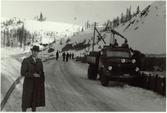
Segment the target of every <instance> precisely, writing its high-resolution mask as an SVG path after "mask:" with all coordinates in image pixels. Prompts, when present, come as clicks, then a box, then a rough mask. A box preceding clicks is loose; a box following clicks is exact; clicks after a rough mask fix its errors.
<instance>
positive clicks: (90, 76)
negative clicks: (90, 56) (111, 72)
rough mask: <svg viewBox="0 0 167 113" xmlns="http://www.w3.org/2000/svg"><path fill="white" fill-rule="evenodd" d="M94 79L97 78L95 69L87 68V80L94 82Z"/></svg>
mask: <svg viewBox="0 0 167 113" xmlns="http://www.w3.org/2000/svg"><path fill="white" fill-rule="evenodd" d="M96 78H97V72H96V69H94V68H92V67H90V66H89V68H88V79H91V80H96Z"/></svg>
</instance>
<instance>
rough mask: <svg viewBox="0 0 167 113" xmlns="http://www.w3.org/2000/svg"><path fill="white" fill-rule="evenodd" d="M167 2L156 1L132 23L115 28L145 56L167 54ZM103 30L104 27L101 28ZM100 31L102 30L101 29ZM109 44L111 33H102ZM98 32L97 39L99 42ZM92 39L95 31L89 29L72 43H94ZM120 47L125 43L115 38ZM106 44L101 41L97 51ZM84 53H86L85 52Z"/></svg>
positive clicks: (73, 37) (75, 37)
mask: <svg viewBox="0 0 167 113" xmlns="http://www.w3.org/2000/svg"><path fill="white" fill-rule="evenodd" d="M165 8H166V2H165V1H156V2H153V3H152V4H150V5H149V6H148V7H146V8H145V9H144V10H143V11H141V12H140V13H139V14H138V15H136V16H135V17H133V18H132V19H131V21H129V22H127V23H125V24H121V25H120V26H118V27H117V28H114V29H115V30H116V31H118V32H119V33H120V34H122V35H123V36H125V37H126V38H127V39H128V43H129V46H130V47H132V48H133V49H135V50H139V51H141V52H143V53H145V54H165V53H166V48H165V47H166V10H165ZM101 28H103V27H101ZM99 31H100V29H99ZM104 34H106V36H107V37H106V38H105V39H104V40H105V42H107V44H109V43H110V37H111V33H107V32H101V35H102V36H103V35H104ZM97 36H98V34H97V32H96V36H95V37H96V39H95V42H97V39H98V38H97ZM91 37H93V29H92V28H91V29H88V30H86V31H84V32H83V33H80V34H79V35H76V36H72V38H71V43H73V44H75V42H83V41H84V40H86V42H88V41H89V40H90V41H91V43H92V40H91ZM115 38H116V39H117V41H118V44H119V46H121V44H122V43H123V42H124V40H123V39H122V38H120V37H119V36H115ZM103 45H104V43H103V42H102V41H100V42H99V43H98V44H96V45H95V50H96V51H98V50H100V49H99V48H100V46H101V47H102V46H103ZM83 52H84V51H83Z"/></svg>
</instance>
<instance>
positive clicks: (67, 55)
mask: <svg viewBox="0 0 167 113" xmlns="http://www.w3.org/2000/svg"><path fill="white" fill-rule="evenodd" d="M68 57H69V54H68V52H67V54H66V62H68Z"/></svg>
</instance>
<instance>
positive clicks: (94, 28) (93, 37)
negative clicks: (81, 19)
mask: <svg viewBox="0 0 167 113" xmlns="http://www.w3.org/2000/svg"><path fill="white" fill-rule="evenodd" d="M95 29H96V22H95V25H94V33H93V47H92V51H94V44H95Z"/></svg>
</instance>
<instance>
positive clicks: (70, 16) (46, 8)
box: [1, 0, 153, 26]
mask: <svg viewBox="0 0 167 113" xmlns="http://www.w3.org/2000/svg"><path fill="white" fill-rule="evenodd" d="M151 3H153V1H39V0H38V1H32V0H31V1H4V0H2V1H1V17H10V18H11V17H18V18H20V19H30V20H31V19H33V18H34V17H35V16H37V15H38V17H39V15H40V12H42V14H43V16H44V17H46V20H47V21H55V22H63V23H69V24H77V25H81V26H83V25H84V24H85V22H86V21H87V20H89V21H90V22H99V23H104V22H105V21H107V20H108V19H109V20H112V19H113V18H114V17H117V16H119V17H120V16H121V13H122V12H123V14H125V13H126V9H127V8H129V7H130V6H131V12H134V11H136V8H137V6H139V7H140V10H142V9H144V8H145V7H147V6H148V5H150V4H151ZM75 17H76V20H75V19H74V18H75Z"/></svg>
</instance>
